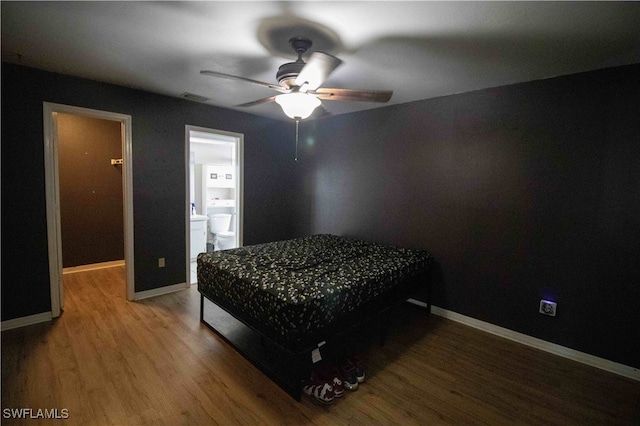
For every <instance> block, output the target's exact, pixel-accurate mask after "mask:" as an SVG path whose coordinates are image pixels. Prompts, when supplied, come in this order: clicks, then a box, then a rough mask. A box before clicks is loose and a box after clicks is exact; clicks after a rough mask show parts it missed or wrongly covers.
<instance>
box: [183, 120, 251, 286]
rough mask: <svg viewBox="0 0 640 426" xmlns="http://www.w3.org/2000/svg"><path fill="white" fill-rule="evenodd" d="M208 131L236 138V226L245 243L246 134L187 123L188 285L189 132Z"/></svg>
mask: <svg viewBox="0 0 640 426" xmlns="http://www.w3.org/2000/svg"><path fill="white" fill-rule="evenodd" d="M190 131H196V132H206V133H214V134H218V135H224V136H231V137H232V138H235V139H236V159H237V163H238V164H237V172H238V173H237V175H238V176H237V180H236V187H237V190H238V194H237V196H238V198H237V200H236V212H237V216H236V226H237V228H238V246H239V247H242V244H243V242H242V241H243V222H244V134H242V133H235V132H228V131H225V130H218V129H210V128H207V127H198V126H192V125H189V124H187V125H186V126H185V129H184V154H185V155H184V159H185V160H184V161H185V182H186V184H185V185H186V186H185V203H184V208H185V210H184V212H185V215H184V219H185V230H186V236H185V237H186V239H185V241H186V242H187V245H186V249H187V255H186V271H187V275H186V277H187V280H186V281H187V287H189V286H190V285H191V253H190V252H191V207H190V206H191V203H190V201H191V199H190V188H189V157H190V156H191V152H190V149H189V147H190V145H191V143H190V137H189V132H190Z"/></svg>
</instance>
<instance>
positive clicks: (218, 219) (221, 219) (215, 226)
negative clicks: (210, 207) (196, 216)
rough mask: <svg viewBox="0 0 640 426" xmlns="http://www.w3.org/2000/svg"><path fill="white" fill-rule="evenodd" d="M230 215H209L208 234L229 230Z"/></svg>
mask: <svg viewBox="0 0 640 426" xmlns="http://www.w3.org/2000/svg"><path fill="white" fill-rule="evenodd" d="M230 224H231V215H230V214H226V213H216V214H212V215H209V232H211V233H212V234H218V233H220V232H225V231H228V230H229V225H230Z"/></svg>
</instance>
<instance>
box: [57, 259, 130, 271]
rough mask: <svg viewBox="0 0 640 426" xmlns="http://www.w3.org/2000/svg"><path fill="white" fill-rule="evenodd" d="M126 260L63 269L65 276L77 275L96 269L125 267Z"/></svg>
mask: <svg viewBox="0 0 640 426" xmlns="http://www.w3.org/2000/svg"><path fill="white" fill-rule="evenodd" d="M124 264H125V263H124V260H112V261H109V262H101V263H92V264H89V265H80V266H70V267H68V268H63V269H62V273H63V274H75V273H76V272H85V271H93V270H96V269H104V268H113V267H115V266H124Z"/></svg>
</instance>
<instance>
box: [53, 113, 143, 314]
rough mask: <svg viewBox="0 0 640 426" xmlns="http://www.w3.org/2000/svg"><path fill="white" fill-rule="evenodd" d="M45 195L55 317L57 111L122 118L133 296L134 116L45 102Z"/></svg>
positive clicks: (130, 295)
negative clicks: (132, 128) (132, 129)
mask: <svg viewBox="0 0 640 426" xmlns="http://www.w3.org/2000/svg"><path fill="white" fill-rule="evenodd" d="M42 111H43V133H44V157H45V161H44V168H45V196H46V206H47V243H48V252H49V284H50V287H51V290H50V291H51V315H52V316H53V317H54V318H56V317H58V316H60V312H61V310H62V308H63V305H64V297H63V294H64V286H63V283H62V274H63V267H62V237H61V230H60V205H59V202H60V189H59V179H58V141H57V133H58V131H57V120H56V114H57V113H66V114H74V115H81V116H85V117H92V118H99V119H103V120H111V121H117V122H120V129H121V132H122V158H123V160H124V165H123V168H122V175H123V177H122V179H123V203H124V204H123V205H124V208H123V209H124V211H123V216H124V218H123V219H124V259H125V266H126V289H125V294H124V295H125V297H126V298H127V300H133V299H134V293H135V284H134V278H135V275H134V264H133V263H134V255H133V248H134V244H133V243H134V241H133V239H134V233H133V165H132V133H131V116H130V115H126V114H118V113H114V112H108V111H100V110H94V109H89V108H82V107H76V106H71V105H63V104H56V103H52V102H43V108H42Z"/></svg>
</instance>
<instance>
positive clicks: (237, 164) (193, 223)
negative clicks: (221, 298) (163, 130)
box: [185, 126, 244, 284]
mask: <svg viewBox="0 0 640 426" xmlns="http://www.w3.org/2000/svg"><path fill="white" fill-rule="evenodd" d="M185 133H186V137H185V139H186V152H185V154H186V158H187V160H188V167H187V178H186V182H187V191H186V192H187V200H186V203H185V204H186V224H187V226H186V229H187V235H186V241H187V265H188V272H187V277H190V278H189V279H190V280H191V281H190V282H191V284H195V283H196V282H197V263H196V260H197V257H198V254H199V253H202V252H207V251H216V250H226V249H230V248H235V247H240V246H242V218H243V214H242V212H243V210H242V204H243V203H242V201H243V199H242V197H243V196H242V187H243V142H244V137H243V135H242V134H241V133H232V132H226V131H222V130H215V129H206V128H202V127H196V126H186V132H185Z"/></svg>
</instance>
